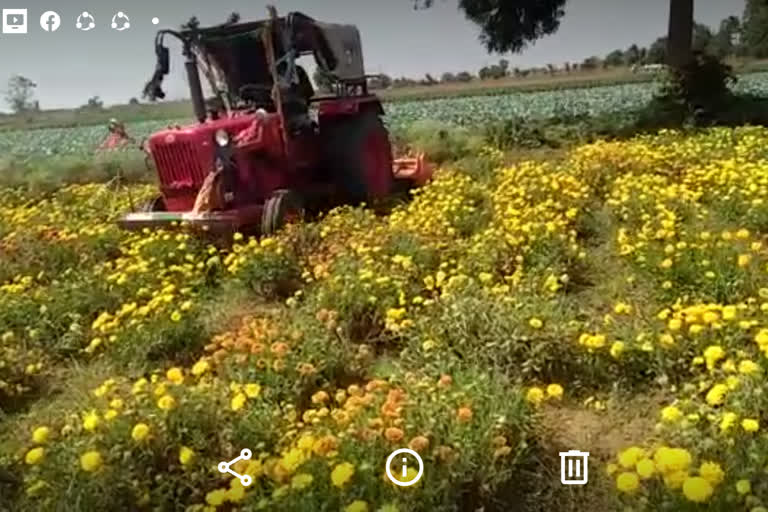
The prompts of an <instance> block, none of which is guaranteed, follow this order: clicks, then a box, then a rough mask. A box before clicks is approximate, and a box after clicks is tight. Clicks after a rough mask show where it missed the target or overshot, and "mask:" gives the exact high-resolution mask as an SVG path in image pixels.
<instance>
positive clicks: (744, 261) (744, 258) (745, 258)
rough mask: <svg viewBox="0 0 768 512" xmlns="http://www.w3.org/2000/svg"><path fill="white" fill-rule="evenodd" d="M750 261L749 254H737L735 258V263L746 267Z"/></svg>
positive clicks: (750, 256)
mask: <svg viewBox="0 0 768 512" xmlns="http://www.w3.org/2000/svg"><path fill="white" fill-rule="evenodd" d="M751 261H752V255H751V254H739V257H738V258H737V259H736V263H737V264H738V265H739V266H740V267H746V266H747V265H749V263H750V262H751Z"/></svg>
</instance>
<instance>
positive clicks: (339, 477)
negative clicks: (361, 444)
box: [331, 462, 355, 487]
mask: <svg viewBox="0 0 768 512" xmlns="http://www.w3.org/2000/svg"><path fill="white" fill-rule="evenodd" d="M354 474H355V466H354V465H352V464H351V463H349V462H342V463H341V464H337V465H336V467H335V468H333V471H331V483H332V484H333V485H335V486H336V487H344V485H345V484H346V483H347V482H349V480H350V479H351V478H352V475H354Z"/></svg>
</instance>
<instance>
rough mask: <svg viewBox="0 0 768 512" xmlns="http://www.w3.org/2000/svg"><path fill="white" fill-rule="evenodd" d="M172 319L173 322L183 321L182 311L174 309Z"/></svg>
mask: <svg viewBox="0 0 768 512" xmlns="http://www.w3.org/2000/svg"><path fill="white" fill-rule="evenodd" d="M171 321H172V322H180V321H181V313H180V312H179V311H174V312H173V313H171Z"/></svg>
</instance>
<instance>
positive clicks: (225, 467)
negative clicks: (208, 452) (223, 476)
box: [219, 448, 253, 487]
mask: <svg viewBox="0 0 768 512" xmlns="http://www.w3.org/2000/svg"><path fill="white" fill-rule="evenodd" d="M251 455H253V454H252V453H251V450H249V449H248V448H244V449H242V450H240V456H239V457H237V458H235V459H232V460H231V461H229V462H219V472H220V473H229V474H230V475H232V476H234V477H237V478H239V479H240V483H241V484H243V486H244V487H248V486H249V485H251V484H252V483H253V478H251V476H250V475H241V474H239V473H235V472H234V471H232V470H231V469H229V468H230V466H232V464H235V463H237V462H240V461H241V460H249V459H250V458H251Z"/></svg>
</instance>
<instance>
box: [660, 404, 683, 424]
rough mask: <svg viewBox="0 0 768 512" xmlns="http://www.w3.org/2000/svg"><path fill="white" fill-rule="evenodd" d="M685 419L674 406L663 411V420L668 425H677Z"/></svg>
mask: <svg viewBox="0 0 768 512" xmlns="http://www.w3.org/2000/svg"><path fill="white" fill-rule="evenodd" d="M682 417H683V413H682V412H681V411H680V409H678V408H677V407H675V406H674V405H668V406H667V407H665V408H663V409H662V410H661V419H662V420H663V421H665V422H667V423H677V422H678V421H680V420H681V419H682Z"/></svg>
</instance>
